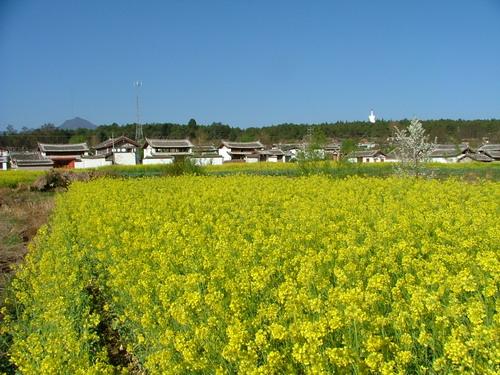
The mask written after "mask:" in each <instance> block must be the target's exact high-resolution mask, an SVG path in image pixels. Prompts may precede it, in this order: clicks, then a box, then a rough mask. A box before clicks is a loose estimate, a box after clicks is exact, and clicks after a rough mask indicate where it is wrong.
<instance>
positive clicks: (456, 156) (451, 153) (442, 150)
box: [429, 143, 473, 163]
mask: <svg viewBox="0 0 500 375" xmlns="http://www.w3.org/2000/svg"><path fill="white" fill-rule="evenodd" d="M470 153H473V151H472V150H471V149H470V148H469V145H467V144H465V143H462V144H459V145H453V144H437V145H436V146H435V148H434V150H433V151H432V152H431V155H430V157H429V159H430V160H429V161H430V162H433V163H456V162H458V160H460V159H461V158H463V157H464V156H465V155H466V154H470Z"/></svg>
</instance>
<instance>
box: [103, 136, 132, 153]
mask: <svg viewBox="0 0 500 375" xmlns="http://www.w3.org/2000/svg"><path fill="white" fill-rule="evenodd" d="M113 145H120V146H122V147H128V145H130V146H132V147H139V143H137V142H136V141H134V140H132V139H130V138H128V137H125V136H124V135H122V136H120V137H118V138H110V139H107V140H105V141H104V142H101V143H99V144H98V145H96V146H95V147H94V148H95V149H96V150H99V149H103V148H110V147H113Z"/></svg>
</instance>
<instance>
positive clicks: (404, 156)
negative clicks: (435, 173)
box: [393, 118, 436, 176]
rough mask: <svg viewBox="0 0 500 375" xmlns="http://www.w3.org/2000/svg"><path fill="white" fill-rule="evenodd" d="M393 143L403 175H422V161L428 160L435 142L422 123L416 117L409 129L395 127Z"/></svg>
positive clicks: (398, 169) (398, 168)
mask: <svg viewBox="0 0 500 375" xmlns="http://www.w3.org/2000/svg"><path fill="white" fill-rule="evenodd" d="M394 129H395V132H394V139H393V143H394V145H395V146H396V149H395V152H396V155H397V157H398V159H399V160H400V163H399V164H398V166H397V171H398V172H399V173H400V174H401V175H409V176H420V175H422V174H423V166H422V163H423V162H425V161H428V160H429V158H430V155H431V153H432V151H434V149H435V147H436V146H435V144H434V143H432V142H429V141H428V138H429V136H428V135H426V134H425V129H424V128H423V127H422V123H421V122H420V121H419V120H417V119H416V118H414V119H413V120H411V122H410V125H409V126H408V128H407V129H399V128H398V127H395V128H394Z"/></svg>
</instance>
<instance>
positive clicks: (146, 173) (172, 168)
mask: <svg viewBox="0 0 500 375" xmlns="http://www.w3.org/2000/svg"><path fill="white" fill-rule="evenodd" d="M394 167H395V163H373V164H366V163H359V164H358V163H338V162H328V161H327V162H307V163H250V164H248V163H235V164H223V165H213V166H208V167H196V166H192V165H190V164H189V163H174V164H163V165H162V164H157V165H142V164H141V165H127V166H125V165H113V166H108V167H102V168H98V169H74V170H71V171H72V172H73V173H88V172H91V171H98V172H99V174H103V175H110V176H116V177H130V178H135V177H153V176H175V175H182V174H197V175H200V174H208V175H215V176H228V175H235V174H248V175H265V176H290V177H293V176H304V175H314V174H324V175H329V176H331V177H334V178H344V177H348V176H364V177H388V176H391V175H393V174H394ZM425 170H426V172H427V174H428V175H430V176H431V177H434V178H440V179H442V178H449V177H455V178H464V179H467V180H474V179H486V180H492V181H500V163H495V162H493V163H470V164H440V163H434V164H427V165H426V167H425ZM44 173H46V172H44V171H13V170H10V171H5V172H3V171H2V172H0V187H8V188H15V187H18V186H20V185H31V184H32V183H33V182H34V181H35V180H36V179H37V178H38V177H39V176H40V175H43V174H44Z"/></svg>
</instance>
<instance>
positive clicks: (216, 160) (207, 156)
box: [190, 145, 223, 166]
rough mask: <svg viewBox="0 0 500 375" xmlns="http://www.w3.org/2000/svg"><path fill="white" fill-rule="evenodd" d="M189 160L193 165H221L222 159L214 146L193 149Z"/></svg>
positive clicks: (201, 146)
mask: <svg viewBox="0 0 500 375" xmlns="http://www.w3.org/2000/svg"><path fill="white" fill-rule="evenodd" d="M190 160H191V161H192V162H193V164H194V165H200V166H205V165H222V162H223V159H222V156H220V155H219V153H218V151H217V147H215V146H214V145H198V146H194V147H193V154H192V156H191V157H190Z"/></svg>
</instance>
